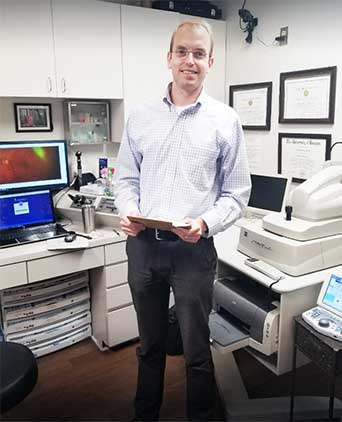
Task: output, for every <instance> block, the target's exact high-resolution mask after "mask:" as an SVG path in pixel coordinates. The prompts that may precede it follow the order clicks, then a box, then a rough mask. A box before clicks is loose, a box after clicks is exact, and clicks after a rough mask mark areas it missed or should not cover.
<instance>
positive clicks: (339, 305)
mask: <svg viewBox="0 0 342 422" xmlns="http://www.w3.org/2000/svg"><path fill="white" fill-rule="evenodd" d="M302 317H303V319H304V321H305V322H307V323H308V324H309V325H311V326H312V327H313V328H314V329H315V330H317V331H318V332H320V333H322V334H325V335H326V336H329V337H332V338H334V339H336V340H339V341H342V273H340V274H336V273H335V274H329V276H327V278H326V280H325V281H324V283H323V285H322V288H321V290H320V293H319V296H318V300H317V306H315V307H314V308H312V309H309V310H308V311H305V312H303V313H302Z"/></svg>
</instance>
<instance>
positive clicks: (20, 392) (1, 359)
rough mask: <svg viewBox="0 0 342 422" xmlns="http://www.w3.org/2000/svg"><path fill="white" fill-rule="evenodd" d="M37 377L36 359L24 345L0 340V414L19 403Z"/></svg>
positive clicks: (30, 389)
mask: <svg viewBox="0 0 342 422" xmlns="http://www.w3.org/2000/svg"><path fill="white" fill-rule="evenodd" d="M37 377H38V367H37V362H36V359H35V357H34V355H33V353H32V352H31V350H30V349H28V348H27V347H26V346H23V345H22V344H19V343H12V342H7V341H4V342H0V414H2V413H5V412H6V411H8V410H9V409H11V408H12V407H14V406H15V405H16V404H18V403H20V402H21V401H22V400H23V399H24V398H25V397H26V396H27V395H28V394H29V393H30V392H31V391H32V390H33V387H34V386H35V384H36V381H37Z"/></svg>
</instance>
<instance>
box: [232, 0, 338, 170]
mask: <svg viewBox="0 0 342 422" xmlns="http://www.w3.org/2000/svg"><path fill="white" fill-rule="evenodd" d="M241 5H242V1H241V0H230V1H229V4H228V5H227V26H228V30H227V49H228V52H227V85H228V86H229V85H236V84H245V83H255V82H266V81H272V82H273V100H272V122H271V131H270V132H266V131H262V132H259V131H245V136H246V141H247V145H248V146H249V150H250V151H251V148H250V146H251V145H257V144H258V142H259V143H260V144H261V148H262V152H263V153H262V159H261V161H260V163H259V165H260V172H261V173H277V148H278V133H279V132H293V133H297V132H299V133H328V134H331V135H332V143H333V142H336V141H342V119H341V118H340V116H341V113H342V95H341V89H342V77H341V76H342V74H341V72H342V53H341V40H342V25H341V18H342V2H341V1H340V0H325V1H321V0H248V1H247V4H246V6H245V7H246V9H248V10H249V11H250V12H251V13H252V14H253V15H254V16H255V17H258V20H259V22H258V26H257V27H256V28H255V30H254V33H253V42H252V44H247V43H246V42H245V38H246V34H245V33H243V32H242V31H241V29H240V27H239V17H238V9H239V8H241ZM283 26H288V27H289V38H288V45H286V46H279V45H273V46H272V45H271V44H272V42H273V41H274V38H275V37H276V36H278V35H279V31H280V27H283ZM257 37H259V38H260V39H261V40H262V41H264V42H265V43H266V44H268V45H271V46H265V45H263V44H262V43H261V42H259V41H258V40H257ZM326 66H337V86H336V105H335V124H333V125H316V124H315V125H313V124H303V125H298V124H278V109H279V99H278V95H279V74H280V73H281V72H290V71H296V70H303V69H310V68H318V67H326ZM227 98H229V97H228V95H227ZM332 158H333V159H338V160H342V145H337V146H336V147H335V148H334V150H333V152H332Z"/></svg>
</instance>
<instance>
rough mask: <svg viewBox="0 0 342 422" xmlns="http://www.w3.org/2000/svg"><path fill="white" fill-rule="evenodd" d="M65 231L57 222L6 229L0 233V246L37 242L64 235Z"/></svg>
mask: <svg viewBox="0 0 342 422" xmlns="http://www.w3.org/2000/svg"><path fill="white" fill-rule="evenodd" d="M66 233H67V231H66V230H65V229H64V228H63V227H62V226H61V225H60V224H58V223H54V224H44V225H43V226H38V227H31V228H19V229H11V230H6V231H3V232H1V233H0V248H1V247H9V246H15V245H20V244H22V243H31V242H38V241H40V240H45V239H50V238H53V237H60V236H64V235H65V234H66Z"/></svg>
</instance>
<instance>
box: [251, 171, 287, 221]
mask: <svg viewBox="0 0 342 422" xmlns="http://www.w3.org/2000/svg"><path fill="white" fill-rule="evenodd" d="M251 180H252V190H251V196H250V198H249V202H248V206H247V210H246V217H255V218H262V217H263V216H265V215H267V214H269V213H270V212H282V211H284V209H285V203H286V198H287V195H288V192H289V189H290V185H291V178H288V177H285V176H278V175H277V176H265V175H259V174H251Z"/></svg>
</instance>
